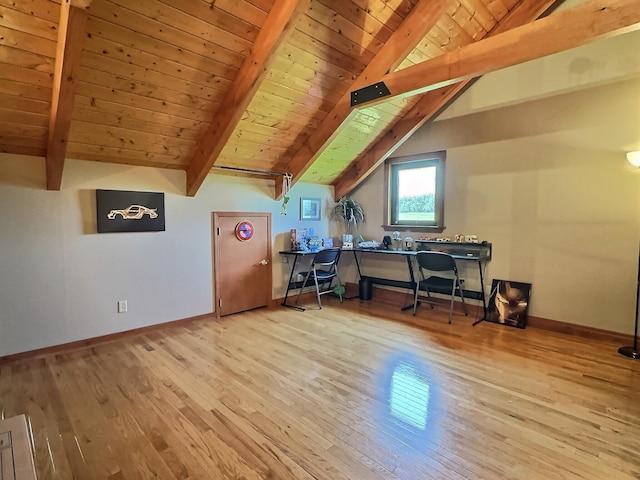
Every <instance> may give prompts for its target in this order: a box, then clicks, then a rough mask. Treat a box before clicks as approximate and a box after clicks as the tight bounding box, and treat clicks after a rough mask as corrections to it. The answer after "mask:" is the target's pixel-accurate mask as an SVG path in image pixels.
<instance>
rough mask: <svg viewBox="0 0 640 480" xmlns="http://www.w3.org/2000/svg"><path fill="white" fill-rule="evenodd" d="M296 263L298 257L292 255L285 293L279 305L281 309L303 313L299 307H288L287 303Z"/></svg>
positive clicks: (303, 309)
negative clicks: (287, 308) (291, 309)
mask: <svg viewBox="0 0 640 480" xmlns="http://www.w3.org/2000/svg"><path fill="white" fill-rule="evenodd" d="M296 263H298V256H297V255H294V256H293V265H292V266H291V272H290V273H289V281H288V282H287V291H286V293H285V294H284V300H283V301H282V303H281V304H280V305H282V306H283V307H289V308H293V309H295V310H298V311H300V312H304V311H305V308H303V307H299V306H298V305H290V304H288V303H287V298H288V297H289V292H290V291H291V283H292V281H293V274H294V272H295V271H296Z"/></svg>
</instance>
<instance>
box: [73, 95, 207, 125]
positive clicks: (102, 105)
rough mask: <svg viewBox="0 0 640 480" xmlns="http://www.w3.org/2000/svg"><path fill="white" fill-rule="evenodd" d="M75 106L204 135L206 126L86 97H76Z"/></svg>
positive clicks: (202, 123)
mask: <svg viewBox="0 0 640 480" xmlns="http://www.w3.org/2000/svg"><path fill="white" fill-rule="evenodd" d="M75 106H76V107H77V108H82V109H85V110H90V111H92V112H96V113H98V114H100V115H110V116H113V117H123V118H128V119H131V120H133V121H140V122H153V123H159V124H162V125H171V126H173V127H175V128H186V129H190V130H197V131H199V132H200V134H202V127H203V125H204V124H205V123H204V122H202V121H199V120H195V119H190V118H184V117H177V116H171V115H167V114H166V113H162V112H153V111H150V110H144V109H141V108H137V107H135V106H131V105H124V104H121V103H114V102H112V101H109V100H104V99H101V98H95V97H87V96H85V95H80V94H78V95H76V100H75Z"/></svg>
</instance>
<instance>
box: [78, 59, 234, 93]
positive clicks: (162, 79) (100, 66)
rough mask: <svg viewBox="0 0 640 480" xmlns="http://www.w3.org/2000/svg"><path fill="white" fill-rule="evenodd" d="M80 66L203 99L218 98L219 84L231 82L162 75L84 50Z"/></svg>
mask: <svg viewBox="0 0 640 480" xmlns="http://www.w3.org/2000/svg"><path fill="white" fill-rule="evenodd" d="M82 67H83V69H84V68H87V69H92V70H95V71H100V72H104V73H107V74H111V75H117V76H118V77H120V78H124V79H131V81H134V82H136V83H139V84H149V85H155V86H156V87H159V88H167V89H168V90H173V91H180V92H182V93H185V94H189V95H195V96H198V97H200V98H204V99H219V97H220V96H221V95H220V88H221V87H220V84H222V83H223V82H224V84H229V85H230V84H231V82H229V81H228V80H224V81H223V80H222V79H218V78H215V77H211V78H210V81H211V83H209V84H205V85H203V84H201V82H199V81H197V80H198V79H196V80H195V81H189V79H182V78H177V77H172V76H171V75H163V74H162V73H161V72H158V71H153V70H150V69H148V68H144V67H140V66H137V65H132V64H128V63H125V62H123V61H121V60H116V59H113V58H109V57H104V56H101V55H97V54H95V53H93V52H89V51H86V50H85V52H84V54H83V61H82Z"/></svg>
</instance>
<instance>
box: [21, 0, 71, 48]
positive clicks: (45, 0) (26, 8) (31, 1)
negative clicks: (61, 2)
mask: <svg viewBox="0 0 640 480" xmlns="http://www.w3.org/2000/svg"><path fill="white" fill-rule="evenodd" d="M11 7H12V8H13V9H14V10H18V11H20V12H23V13H26V14H28V15H31V16H34V17H37V18H42V19H44V20H47V21H49V22H52V23H53V24H55V25H57V24H58V21H59V20H60V10H59V7H58V4H56V3H55V2H52V1H51V0H11ZM54 40H55V39H54Z"/></svg>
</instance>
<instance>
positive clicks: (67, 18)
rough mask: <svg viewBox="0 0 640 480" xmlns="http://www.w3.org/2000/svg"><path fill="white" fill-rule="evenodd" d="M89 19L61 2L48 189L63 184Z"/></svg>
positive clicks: (66, 3)
mask: <svg viewBox="0 0 640 480" xmlns="http://www.w3.org/2000/svg"><path fill="white" fill-rule="evenodd" d="M89 2H90V0H88V1H87V3H89ZM87 16H88V14H87V10H86V9H85V8H77V7H73V6H71V2H70V1H69V0H63V1H62V3H61V5H60V23H59V26H58V47H57V51H56V66H55V72H54V77H53V90H52V95H51V116H50V118H49V139H48V142H47V156H46V172H47V173H46V175H47V190H60V185H61V183H62V170H63V168H64V159H65V156H66V152H67V140H68V137H69V128H70V126H71V115H72V112H73V100H74V97H75V90H76V69H77V67H78V64H79V63H80V56H81V54H82V42H83V40H84V37H85V33H84V28H85V25H86V23H87Z"/></svg>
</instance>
